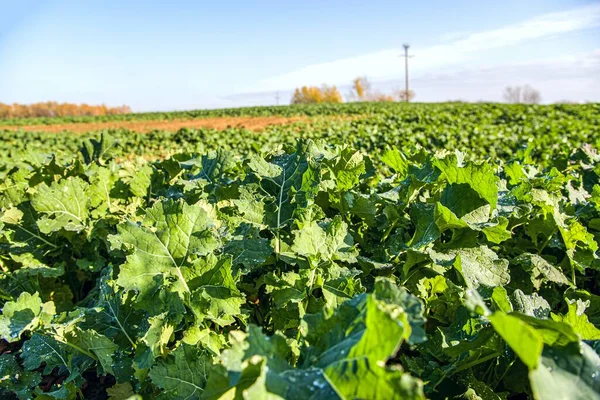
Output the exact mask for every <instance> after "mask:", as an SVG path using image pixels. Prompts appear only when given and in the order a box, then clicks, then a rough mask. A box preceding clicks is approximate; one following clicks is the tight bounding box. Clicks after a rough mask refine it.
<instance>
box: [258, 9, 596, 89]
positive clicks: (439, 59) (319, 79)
mask: <svg viewBox="0 0 600 400" xmlns="http://www.w3.org/2000/svg"><path fill="white" fill-rule="evenodd" d="M598 26H600V4H594V5H590V6H585V7H580V8H577V9H573V10H569V11H561V12H554V13H549V14H544V15H541V16H538V17H534V18H530V19H528V20H525V21H523V22H521V23H518V24H513V25H509V26H505V27H502V28H499V29H494V30H489V31H484V32H477V33H472V34H467V35H466V36H464V37H463V38H461V39H457V40H454V41H451V42H447V43H442V44H439V45H434V46H430V47H426V48H421V49H419V55H418V57H416V58H414V59H413V60H412V61H411V63H412V64H413V65H414V66H415V68H416V69H418V70H421V71H426V70H427V69H432V68H439V67H440V66H446V65H451V64H456V63H458V62H460V61H464V60H465V59H468V58H469V57H471V56H473V55H474V54H476V53H477V52H480V51H484V50H490V49H495V48H500V47H508V46H514V45H517V44H520V43H523V42H526V41H531V40H535V39H539V38H543V37H548V36H553V35H561V34H566V33H569V32H575V31H580V30H585V29H590V28H596V27H598ZM401 53H402V49H401V48H394V49H388V50H382V51H378V52H373V53H369V54H363V55H359V56H356V57H351V58H345V59H341V60H335V61H331V62H326V63H321V64H314V65H309V66H306V67H304V68H301V69H298V70H296V71H292V72H290V73H286V74H283V75H279V76H276V77H273V78H270V79H267V80H264V81H262V82H260V83H259V87H257V88H256V89H260V90H276V89H287V88H292V87H296V86H299V85H319V84H321V83H323V82H328V83H344V82H348V81H349V80H351V79H353V78H355V77H356V76H361V75H368V76H369V77H371V78H375V79H377V78H386V77H390V76H395V75H397V74H398V72H399V71H402V69H403V60H402V59H401V58H400V57H399V55H400V54H401Z"/></svg>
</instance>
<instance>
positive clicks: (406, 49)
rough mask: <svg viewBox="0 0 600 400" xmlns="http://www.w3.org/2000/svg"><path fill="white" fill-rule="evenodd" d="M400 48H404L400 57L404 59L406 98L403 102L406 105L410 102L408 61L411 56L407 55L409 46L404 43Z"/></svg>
mask: <svg viewBox="0 0 600 400" xmlns="http://www.w3.org/2000/svg"><path fill="white" fill-rule="evenodd" d="M402 47H404V54H403V55H401V56H400V57H404V95H405V96H406V97H405V101H406V102H407V103H408V102H409V101H410V92H409V91H408V59H409V58H412V57H413V56H409V55H408V49H409V48H410V45H409V44H407V43H405V44H403V45H402Z"/></svg>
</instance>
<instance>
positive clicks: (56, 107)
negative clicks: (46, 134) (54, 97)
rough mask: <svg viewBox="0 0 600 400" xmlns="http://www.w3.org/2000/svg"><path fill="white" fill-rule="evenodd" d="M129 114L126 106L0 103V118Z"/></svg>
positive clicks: (53, 102)
mask: <svg viewBox="0 0 600 400" xmlns="http://www.w3.org/2000/svg"><path fill="white" fill-rule="evenodd" d="M129 113H131V108H129V107H128V106H121V107H107V106H105V105H104V104H102V105H99V106H92V105H88V104H73V103H57V102H55V101H47V102H43V103H34V104H16V103H15V104H3V103H0V118H32V117H81V116H100V115H114V114H129Z"/></svg>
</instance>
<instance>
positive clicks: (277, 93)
mask: <svg viewBox="0 0 600 400" xmlns="http://www.w3.org/2000/svg"><path fill="white" fill-rule="evenodd" d="M275 104H277V105H279V92H275Z"/></svg>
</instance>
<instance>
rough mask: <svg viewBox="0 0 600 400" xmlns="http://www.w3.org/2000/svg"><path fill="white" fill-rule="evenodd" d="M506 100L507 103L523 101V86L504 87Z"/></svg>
mask: <svg viewBox="0 0 600 400" xmlns="http://www.w3.org/2000/svg"><path fill="white" fill-rule="evenodd" d="M503 97H504V100H505V101H506V102H507V103H512V104H517V103H520V102H521V86H507V87H506V89H504V95H503Z"/></svg>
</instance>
